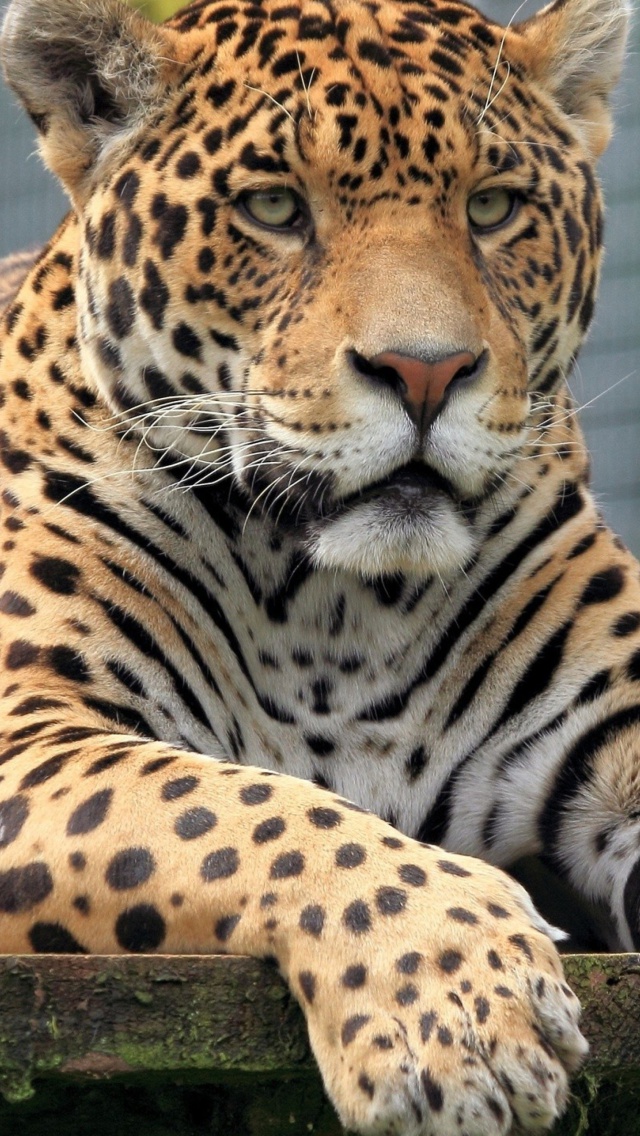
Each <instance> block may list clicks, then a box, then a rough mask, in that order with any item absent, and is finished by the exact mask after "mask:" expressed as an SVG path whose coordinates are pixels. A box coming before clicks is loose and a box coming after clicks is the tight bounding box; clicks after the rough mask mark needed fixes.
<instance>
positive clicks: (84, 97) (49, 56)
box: [0, 0, 181, 203]
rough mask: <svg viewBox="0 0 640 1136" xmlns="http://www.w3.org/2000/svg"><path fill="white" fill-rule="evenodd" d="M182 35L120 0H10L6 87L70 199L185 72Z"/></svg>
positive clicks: (4, 45)
mask: <svg viewBox="0 0 640 1136" xmlns="http://www.w3.org/2000/svg"><path fill="white" fill-rule="evenodd" d="M179 38H180V37H179V36H178V34H177V33H176V32H175V31H172V30H171V29H169V28H164V27H155V26H154V25H153V24H151V23H150V22H149V21H148V20H145V19H144V18H143V17H142V16H141V15H140V14H139V13H138V12H136V11H134V10H133V9H132V8H130V7H128V5H127V4H125V3H123V2H122V0H89V2H87V0H12V3H11V4H10V5H9V8H8V10H7V14H6V16H5V19H4V25H3V28H2V41H1V48H0V49H1V54H2V63H3V65H4V71H5V75H6V78H7V82H8V83H9V85H10V86H11V87H12V88H13V90H14V91H15V92H16V94H17V95H18V97H19V99H20V100H21V102H22V103H23V105H24V107H25V108H26V110H27V113H28V114H29V115H30V117H31V119H32V120H33V122H34V123H35V126H36V128H37V130H38V133H39V135H40V147H41V150H42V153H43V156H44V159H45V161H46V163H47V165H48V166H49V168H50V169H51V170H53V172H54V173H55V174H57V176H58V177H59V178H60V180H61V181H62V183H63V185H64V186H65V188H66V189H67V191H68V193H69V194H70V195H71V197H72V199H73V200H74V201H76V202H78V203H80V202H82V200H83V199H84V198H85V196H86V195H87V194H88V192H89V189H90V186H91V184H92V181H93V177H94V175H95V173H96V172H97V170H98V168H100V170H101V171H102V170H103V169H104V163H105V161H108V159H109V157H110V156H114V157H115V156H116V154H115V153H114V152H118V153H119V152H120V151H121V148H122V146H123V145H124V146H129V145H130V144H131V142H132V141H133V140H134V139H135V138H136V137H137V135H138V133H139V132H140V130H141V128H142V127H143V126H144V124H145V122H146V121H147V120H148V119H149V118H150V117H151V116H152V115H153V114H155V113H157V111H158V109H160V108H161V107H162V103H163V99H164V98H165V97H166V94H167V92H168V90H169V89H170V88H171V87H172V86H173V84H174V82H175V80H176V79H177V78H179V76H180V73H181V67H180V64H179V63H178V62H177V59H178V51H177V48H178V39H179Z"/></svg>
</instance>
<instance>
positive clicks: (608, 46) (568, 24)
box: [517, 0, 631, 157]
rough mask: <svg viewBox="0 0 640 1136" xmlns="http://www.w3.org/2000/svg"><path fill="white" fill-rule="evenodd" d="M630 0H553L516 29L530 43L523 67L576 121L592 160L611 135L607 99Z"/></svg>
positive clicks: (622, 46)
mask: <svg viewBox="0 0 640 1136" xmlns="http://www.w3.org/2000/svg"><path fill="white" fill-rule="evenodd" d="M630 16H631V3H630V0H554V3H552V4H548V5H547V7H546V8H543V9H542V11H540V12H538V13H537V14H536V15H535V16H532V17H531V19H529V20H525V21H524V22H523V23H521V24H518V26H517V31H518V32H519V33H520V34H521V35H522V36H524V37H525V38H526V39H527V40H528V41H529V45H530V49H531V51H530V57H529V69H530V71H532V72H533V74H534V75H535V76H536V78H537V79H538V80H539V82H540V83H541V84H542V85H543V86H544V87H546V89H547V90H548V91H549V93H550V94H551V95H552V96H553V97H554V98H555V100H556V102H558V103H559V104H560V106H561V107H562V109H563V110H564V111H565V112H566V113H567V114H570V115H571V116H572V117H573V118H575V119H576V120H577V125H578V126H579V128H580V130H581V132H582V134H583V137H584V139H585V142H586V144H587V147H588V149H589V150H590V152H591V154H592V155H593V157H598V156H599V155H600V154H601V153H602V151H603V150H604V149H606V146H607V144H608V142H609V138H610V136H611V113H610V108H609V100H610V95H611V92H612V90H613V88H614V87H615V85H616V83H617V82H618V79H619V78H620V72H621V71H622V64H623V62H624V54H625V46H626V41H627V34H628V30H629V19H630Z"/></svg>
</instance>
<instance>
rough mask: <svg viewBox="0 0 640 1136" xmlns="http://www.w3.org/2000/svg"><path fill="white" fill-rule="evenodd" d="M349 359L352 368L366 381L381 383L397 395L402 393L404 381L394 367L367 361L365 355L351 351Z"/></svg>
mask: <svg viewBox="0 0 640 1136" xmlns="http://www.w3.org/2000/svg"><path fill="white" fill-rule="evenodd" d="M350 357H351V363H352V366H353V367H354V368H355V370H356V371H357V372H358V374H360V375H362V376H363V377H364V378H366V379H373V380H374V382H376V383H381V384H382V385H383V386H386V387H391V389H392V390H394V391H397V392H398V394H401V395H402V394H403V393H404V389H405V384H404V380H403V378H402V376H401V375H400V374H399V373H398V371H396V370H395V368H394V367H390V366H389V365H388V364H383V363H375V362H373V360H371V359H367V358H366V356H365V355H360V354H359V352H358V351H351V352H350Z"/></svg>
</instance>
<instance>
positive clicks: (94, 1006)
mask: <svg viewBox="0 0 640 1136" xmlns="http://www.w3.org/2000/svg"><path fill="white" fill-rule="evenodd" d="M565 963H566V971H567V976H568V978H569V981H570V982H571V984H572V986H573V987H574V989H575V990H576V991H577V993H578V994H579V996H580V998H581V1000H582V1003H583V1006H584V1019H583V1021H584V1029H585V1033H586V1034H587V1036H588V1038H589V1040H590V1042H591V1056H590V1060H589V1064H588V1066H587V1068H586V1071H585V1072H584V1073H583V1075H582V1076H581V1078H580V1079H579V1080H578V1083H577V1085H576V1087H575V1099H574V1102H573V1105H572V1109H571V1111H570V1114H569V1116H568V1118H567V1119H566V1120H565V1121H564V1122H563V1123H562V1125H560V1126H559V1127H558V1128H557V1130H556V1131H557V1134H558V1136H560V1134H562V1136H587V1133H588V1136H640V955H573V956H569V957H567V958H566V960H565ZM0 1094H1V1095H0V1136H5V1134H6V1136H27V1134H28V1136H107V1133H108V1134H109V1136H112V1134H113V1133H116V1132H117V1133H118V1136H200V1134H201V1133H202V1134H204V1133H207V1134H209V1136H218V1134H219V1136H223V1134H224V1136H263V1134H265V1136H266V1134H271V1136H284V1134H285V1133H290V1134H297V1133H313V1134H314V1136H338V1134H339V1133H340V1132H341V1129H340V1126H339V1125H338V1123H337V1121H336V1120H335V1117H334V1115H333V1112H332V1110H331V1108H330V1107H329V1106H328V1105H327V1104H326V1103H325V1101H324V1098H323V1094H322V1090H321V1085H320V1081H319V1077H318V1075H317V1072H316V1070H315V1066H314V1063H313V1059H312V1057H311V1055H310V1052H309V1047H308V1044H307V1040H306V1035H305V1030H304V1023H303V1020H302V1015H301V1014H300V1011H299V1010H298V1007H297V1005H296V1004H295V1002H294V1001H293V1000H292V998H291V997H290V995H289V994H288V992H287V989H286V987H285V985H284V983H283V982H282V980H281V979H280V978H279V976H278V974H277V973H276V971H275V970H274V969H273V968H271V967H269V966H267V965H266V964H262V963H259V962H256V961H255V960H252V959H245V958H228V957H215V956H211V957H210V956H206V957H184V958H183V957H180V958H173V957H167V956H137V957H113V958H111V957H109V958H106V957H100V956H94V957H86V956H82V957H80V956H77V955H76V956H73V955H67V956H55V955H45V956H26V957H20V958H17V957H16V958H14V957H0Z"/></svg>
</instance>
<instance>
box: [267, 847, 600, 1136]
mask: <svg viewBox="0 0 640 1136" xmlns="http://www.w3.org/2000/svg"><path fill="white" fill-rule="evenodd" d="M397 843H398V844H399V845H400V847H399V848H398V849H397V850H396V851H395V852H393V851H389V850H387V849H385V851H384V854H383V856H381V857H380V861H379V862H378V864H377V865H376V872H375V876H376V877H377V878H376V879H375V880H373V881H372V879H371V874H369V875H368V876H366V875H364V874H363V876H362V878H361V880H360V885H361V886H360V887H359V888H357V889H356V890H353V889H350V892H349V894H348V895H346V896H344V897H342V898H343V899H344V900H346V902H344V903H343V905H342V907H341V909H340V910H339V911H335V912H333V918H332V919H327V921H326V922H325V925H324V927H323V929H322V935H321V936H309V937H308V938H309V940H310V941H309V942H308V943H303V944H301V947H302V949H301V951H300V952H298V951H297V950H296V951H295V952H293V955H295V963H296V969H293V968H291V969H290V971H289V978H290V981H291V982H292V985H293V987H294V989H295V991H296V993H297V994H298V997H299V998H300V1001H301V1003H302V1005H303V1006H304V1008H305V1011H306V1014H307V1018H308V1023H309V1031H310V1037H311V1042H312V1045H313V1049H314V1052H315V1054H316V1057H317V1060H318V1063H319V1065H320V1068H321V1071H322V1074H323V1077H324V1080H325V1084H326V1087H327V1091H328V1093H329V1095H330V1096H331V1098H332V1099H333V1101H334V1103H335V1105H336V1107H337V1110H338V1113H339V1115H340V1119H341V1120H342V1123H343V1124H344V1125H345V1126H346V1127H347V1128H349V1129H352V1130H354V1131H356V1132H358V1133H362V1134H367V1136H454V1134H459V1136H506V1134H507V1133H509V1132H512V1131H518V1132H523V1133H530V1132H531V1133H533V1132H542V1131H545V1130H547V1129H548V1128H549V1127H550V1126H551V1125H552V1124H553V1122H554V1121H555V1119H556V1118H557V1117H558V1116H559V1115H560V1114H561V1112H562V1111H563V1108H564V1105H565V1101H566V1097H567V1072H571V1071H572V1070H574V1069H575V1068H577V1066H578V1065H579V1064H580V1063H581V1061H582V1059H583V1058H584V1056H585V1053H586V1050H587V1045H586V1042H585V1041H584V1039H583V1037H582V1035H581V1034H580V1032H579V1030H578V1025H577V1023H578V1018H579V1012H580V1011H579V1004H578V1001H577V999H576V997H575V996H574V995H573V993H572V992H571V991H570V990H569V988H568V987H567V986H566V984H565V982H564V979H563V975H562V968H561V965H560V961H559V958H558V955H557V953H556V950H555V947H554V946H553V944H552V943H551V941H550V940H549V938H548V937H547V936H546V935H545V934H544V933H542V932H541V931H540V930H538V929H537V928H536V926H535V925H534V922H533V921H532V919H531V906H530V903H529V901H528V897H526V893H523V892H522V890H521V889H520V887H519V886H518V885H517V884H514V883H512V881H510V880H509V879H508V878H507V877H506V876H505V875H504V874H503V873H501V872H499V871H498V870H496V869H494V868H492V867H490V866H489V865H486V864H484V863H482V862H480V861H477V860H471V859H468V858H466V857H464V858H463V857H456V856H451V855H449V854H447V853H443V852H442V851H440V850H438V849H427V848H422V847H420V846H418V845H415V844H413V843H412V842H409V841H406V842H405V841H402V842H400V841H397ZM355 874H356V873H354V874H353V875H355ZM352 882H354V883H355V880H353V877H352ZM320 940H322V941H320ZM299 945H300V944H299ZM293 955H292V960H291V961H292V962H293ZM298 964H299V965H298Z"/></svg>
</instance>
